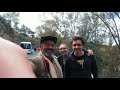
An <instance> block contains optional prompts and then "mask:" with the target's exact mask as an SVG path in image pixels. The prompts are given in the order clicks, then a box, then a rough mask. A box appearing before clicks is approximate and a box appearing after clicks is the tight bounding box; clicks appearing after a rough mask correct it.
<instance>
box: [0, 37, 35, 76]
mask: <svg viewBox="0 0 120 90" xmlns="http://www.w3.org/2000/svg"><path fill="white" fill-rule="evenodd" d="M0 78H35V75H34V73H33V71H32V67H31V65H30V64H29V61H28V56H27V54H26V52H25V51H24V50H23V49H22V48H21V47H19V46H18V45H16V44H14V43H12V42H10V41H7V40H5V39H2V38H0Z"/></svg>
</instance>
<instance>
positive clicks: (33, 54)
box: [27, 50, 37, 59]
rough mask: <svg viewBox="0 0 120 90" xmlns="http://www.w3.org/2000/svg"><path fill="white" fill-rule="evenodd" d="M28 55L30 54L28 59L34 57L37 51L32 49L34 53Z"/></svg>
mask: <svg viewBox="0 0 120 90" xmlns="http://www.w3.org/2000/svg"><path fill="white" fill-rule="evenodd" d="M27 55H28V59H32V58H35V57H36V55H37V52H35V51H34V50H32V53H31V54H27Z"/></svg>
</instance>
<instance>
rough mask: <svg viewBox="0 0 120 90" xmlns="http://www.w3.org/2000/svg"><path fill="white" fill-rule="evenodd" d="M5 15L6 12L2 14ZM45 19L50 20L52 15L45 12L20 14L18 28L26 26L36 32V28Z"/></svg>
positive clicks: (0, 13)
mask: <svg viewBox="0 0 120 90" xmlns="http://www.w3.org/2000/svg"><path fill="white" fill-rule="evenodd" d="M3 13H5V12H0V15H2V14H3ZM45 18H46V19H49V18H50V15H49V14H48V13H45V12H20V15H19V25H18V26H19V27H21V25H22V24H24V25H25V26H27V27H28V28H30V29H31V30H32V31H35V30H36V27H37V26H40V25H41V24H42V21H41V20H42V19H45Z"/></svg>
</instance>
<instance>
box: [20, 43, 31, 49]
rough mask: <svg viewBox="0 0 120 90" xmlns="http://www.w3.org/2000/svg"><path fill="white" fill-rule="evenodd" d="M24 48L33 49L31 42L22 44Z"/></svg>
mask: <svg viewBox="0 0 120 90" xmlns="http://www.w3.org/2000/svg"><path fill="white" fill-rule="evenodd" d="M20 46H21V47H22V48H23V49H31V44H20Z"/></svg>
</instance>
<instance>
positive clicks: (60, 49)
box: [59, 44, 68, 56]
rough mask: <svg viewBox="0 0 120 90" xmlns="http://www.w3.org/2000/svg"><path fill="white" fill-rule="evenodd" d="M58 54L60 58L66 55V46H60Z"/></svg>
mask: <svg viewBox="0 0 120 90" xmlns="http://www.w3.org/2000/svg"><path fill="white" fill-rule="evenodd" d="M59 52H60V53H61V55H62V56H64V55H67V53H68V51H67V47H66V45H63V44H62V45H60V47H59Z"/></svg>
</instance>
